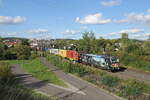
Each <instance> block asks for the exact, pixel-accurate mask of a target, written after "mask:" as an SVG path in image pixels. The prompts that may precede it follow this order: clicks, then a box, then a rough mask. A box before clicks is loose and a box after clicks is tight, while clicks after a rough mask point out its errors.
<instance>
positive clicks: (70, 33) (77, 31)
mask: <svg viewBox="0 0 150 100" xmlns="http://www.w3.org/2000/svg"><path fill="white" fill-rule="evenodd" d="M80 32H81V31H80V30H69V29H67V30H65V31H64V32H61V33H63V34H68V35H74V34H78V33H80Z"/></svg>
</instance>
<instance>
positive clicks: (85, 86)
mask: <svg viewBox="0 0 150 100" xmlns="http://www.w3.org/2000/svg"><path fill="white" fill-rule="evenodd" d="M40 60H41V62H42V63H43V64H45V65H46V66H48V68H49V69H50V70H51V71H53V72H54V73H55V74H56V75H57V76H58V77H60V78H61V79H62V80H64V81H66V82H68V83H70V84H71V85H73V86H75V87H77V88H78V89H80V90H81V91H82V92H84V93H85V94H86V95H77V96H76V95H74V94H73V95H72V96H71V97H68V98H70V99H71V98H72V97H73V98H72V99H71V100H119V99H118V98H117V97H115V96H112V95H110V94H109V93H106V92H104V91H103V90H100V89H99V88H97V87H95V86H93V85H91V84H89V83H88V82H86V81H84V80H80V79H78V78H76V77H73V76H71V75H69V74H66V73H64V72H63V71H62V70H60V69H59V68H57V67H55V66H53V65H52V64H50V63H49V62H48V61H47V60H46V59H45V58H43V57H41V58H40Z"/></svg>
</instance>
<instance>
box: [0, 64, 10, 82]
mask: <svg viewBox="0 0 150 100" xmlns="http://www.w3.org/2000/svg"><path fill="white" fill-rule="evenodd" d="M11 76H12V74H11V68H10V66H9V64H8V63H6V62H0V80H6V79H8V78H10V77H11Z"/></svg>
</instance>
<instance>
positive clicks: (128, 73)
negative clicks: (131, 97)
mask: <svg viewBox="0 0 150 100" xmlns="http://www.w3.org/2000/svg"><path fill="white" fill-rule="evenodd" d="M107 73H109V74H112V75H114V76H118V77H120V78H123V79H136V80H139V81H142V82H144V83H147V84H150V73H147V72H140V71H136V70H131V69H124V70H123V71H118V72H114V73H112V72H107Z"/></svg>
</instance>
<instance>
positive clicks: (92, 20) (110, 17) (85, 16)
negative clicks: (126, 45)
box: [0, 0, 150, 40]
mask: <svg viewBox="0 0 150 100" xmlns="http://www.w3.org/2000/svg"><path fill="white" fill-rule="evenodd" d="M149 4H150V0H0V36H1V37H24V38H38V39H51V38H52V39H56V38H64V39H66V38H69V39H80V38H82V33H83V32H94V33H95V36H96V38H99V37H103V38H106V39H115V38H120V37H121V34H122V33H128V34H129V38H131V39H140V40H146V39H147V38H148V36H149V35H150V6H149Z"/></svg>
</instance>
